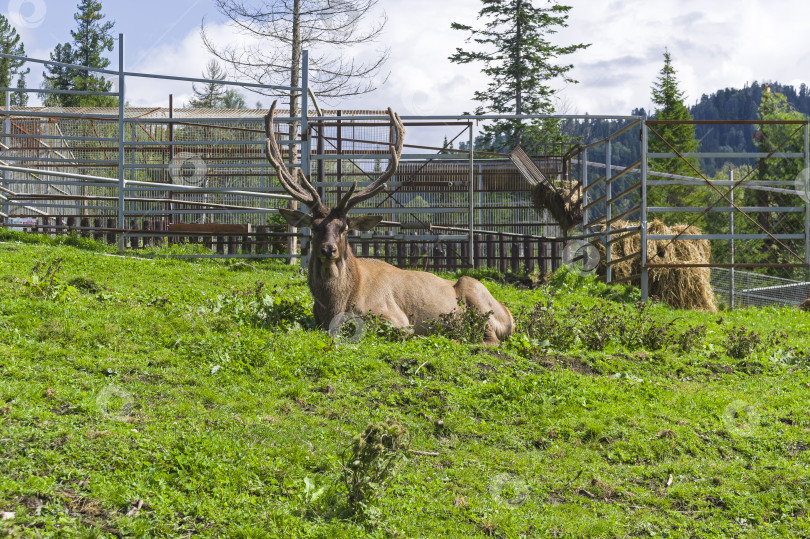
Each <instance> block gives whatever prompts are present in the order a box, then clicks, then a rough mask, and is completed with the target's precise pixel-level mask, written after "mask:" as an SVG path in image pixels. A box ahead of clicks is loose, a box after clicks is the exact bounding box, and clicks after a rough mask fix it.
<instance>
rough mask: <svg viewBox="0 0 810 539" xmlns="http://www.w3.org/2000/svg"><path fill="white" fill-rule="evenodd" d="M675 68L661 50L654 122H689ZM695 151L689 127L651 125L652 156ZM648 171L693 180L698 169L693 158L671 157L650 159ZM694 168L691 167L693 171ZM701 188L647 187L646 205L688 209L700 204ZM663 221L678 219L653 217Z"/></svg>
mask: <svg viewBox="0 0 810 539" xmlns="http://www.w3.org/2000/svg"><path fill="white" fill-rule="evenodd" d="M676 74H677V73H676V71H675V68H674V67H673V66H672V56H671V55H670V53H669V51H668V50H665V51H664V67H662V68H661V71H660V72H659V76H658V79H657V81H656V82H655V83H654V84H653V86H652V100H653V103H655V104H656V105H657V106H658V108H657V109H656V111H655V115H654V119H656V120H678V121H688V120H691V119H692V116H691V114H690V113H689V109H688V108H686V105H684V104H683V100H684V94H683V91H681V90H680V88H679V87H678V79H677V77H676ZM697 150H698V141H697V139H696V138H695V126H694V125H693V124H658V125H652V126H651V129H650V132H649V151H650V152H654V153H676V152H677V153H680V154H684V153H691V152H696V151H697ZM649 166H650V169H651V170H655V171H658V172H666V173H669V174H679V175H683V176H691V177H697V176H698V174H697V173H696V172H695V169H697V170H699V167H698V163H697V160H696V159H694V158H686V159H682V158H680V157H672V158H668V159H662V158H657V159H651V160H650V161H649ZM693 167H694V168H693ZM706 195H707V193H706V190H705V189H703V188H696V187H687V186H683V185H667V186H658V187H651V188H649V189H648V190H647V204H648V206H667V207H675V206H689V205H703V203H704V198H705V197H706ZM655 217H658V218H661V219H662V220H663V221H664V222H666V223H668V224H672V223H673V222H675V221H678V220H680V219H682V218H680V217H678V214H676V213H664V214H662V215H656V216H655Z"/></svg>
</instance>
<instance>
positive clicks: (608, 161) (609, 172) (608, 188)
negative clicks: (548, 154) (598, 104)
mask: <svg viewBox="0 0 810 539" xmlns="http://www.w3.org/2000/svg"><path fill="white" fill-rule="evenodd" d="M610 142H611V141H610V140H608V141H607V146H606V147H605V231H606V232H607V233H606V234H605V282H607V283H609V282H610V281H612V280H613V269H612V268H611V267H610V255H611V253H610V249H611V247H612V245H611V243H610V240H611V238H612V236H611V234H610V219H611V216H612V214H613V212H612V211H611V203H610V199H611V198H612V197H613V189H612V185H613V184H612V183H611V181H610V178H611V177H613V169H612V168H610V167H611V166H612V164H613V162H612V161H613V155H612V154H613V152H612V150H611V148H612V147H611V144H610Z"/></svg>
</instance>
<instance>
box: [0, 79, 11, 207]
mask: <svg viewBox="0 0 810 539" xmlns="http://www.w3.org/2000/svg"><path fill="white" fill-rule="evenodd" d="M6 111H11V92H10V91H8V90H6ZM10 135H11V114H6V116H5V118H4V119H3V144H5V145H6V148H10V147H11V138H10ZM10 174H11V171H8V170H6V171H4V172H3V179H4V180H5V179H6V178H7V177H8V176H9V175H10ZM4 183H6V182H2V183H0V186H2V185H3V184H4ZM9 188H10V186H9ZM6 200H7V199H6V198H5V197H3V203H2V204H0V213H2V214H3V215H6V216H8V215H9V211H11V208H10V207H9V204H8V202H7V201H6Z"/></svg>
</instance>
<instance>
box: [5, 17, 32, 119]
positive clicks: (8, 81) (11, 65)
mask: <svg viewBox="0 0 810 539" xmlns="http://www.w3.org/2000/svg"><path fill="white" fill-rule="evenodd" d="M0 52H2V53H3V54H13V55H15V56H25V46H24V45H23V43H22V42H21V41H20V36H19V34H17V30H16V29H15V28H14V27H13V26H11V24H9V22H8V19H6V18H5V17H4V16H2V15H0ZM24 63H25V62H24V61H23V60H16V59H12V58H0V86H2V87H4V88H11V87H14V84H15V83H14V77H15V76H17V77H18V79H17V82H16V85H17V87H19V83H20V79H22V81H23V83H24V82H25V75H26V74H27V73H28V71H29V69H26V70H24V71H23V70H22V66H23V64H24ZM17 93H19V94H23V95H25V94H24V92H15V94H17ZM15 94H12V101H11V104H12V105H19V104H20V103H19V102H18V103H15V99H14V95H15ZM17 101H19V99H18V100H17ZM27 101H28V97H27V95H25V102H27ZM5 104H6V93H5V92H0V105H2V106H5Z"/></svg>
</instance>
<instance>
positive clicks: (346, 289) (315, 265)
mask: <svg viewBox="0 0 810 539" xmlns="http://www.w3.org/2000/svg"><path fill="white" fill-rule="evenodd" d="M343 252H344V255H343V257H342V258H340V259H338V260H336V261H334V262H323V261H322V260H321V259H320V258H318V257H317V256H311V257H310V259H309V276H308V281H309V290H310V292H312V297H313V298H314V299H315V305H314V307H313V313H314V314H315V320H317V322H318V324H319V325H321V326H323V327H328V326H329V323H330V322H331V320H332V319H333V318H334V317H335V316H337V315H338V314H340V313H343V312H347V311H348V310H349V309H350V308H351V305H349V300H350V298H351V297H352V296H353V295H354V291H355V288H356V286H357V259H356V258H355V257H354V255H353V254H352V252H351V250H350V249H349V246H348V245H347V246H346V248H345V249H344V251H343Z"/></svg>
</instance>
